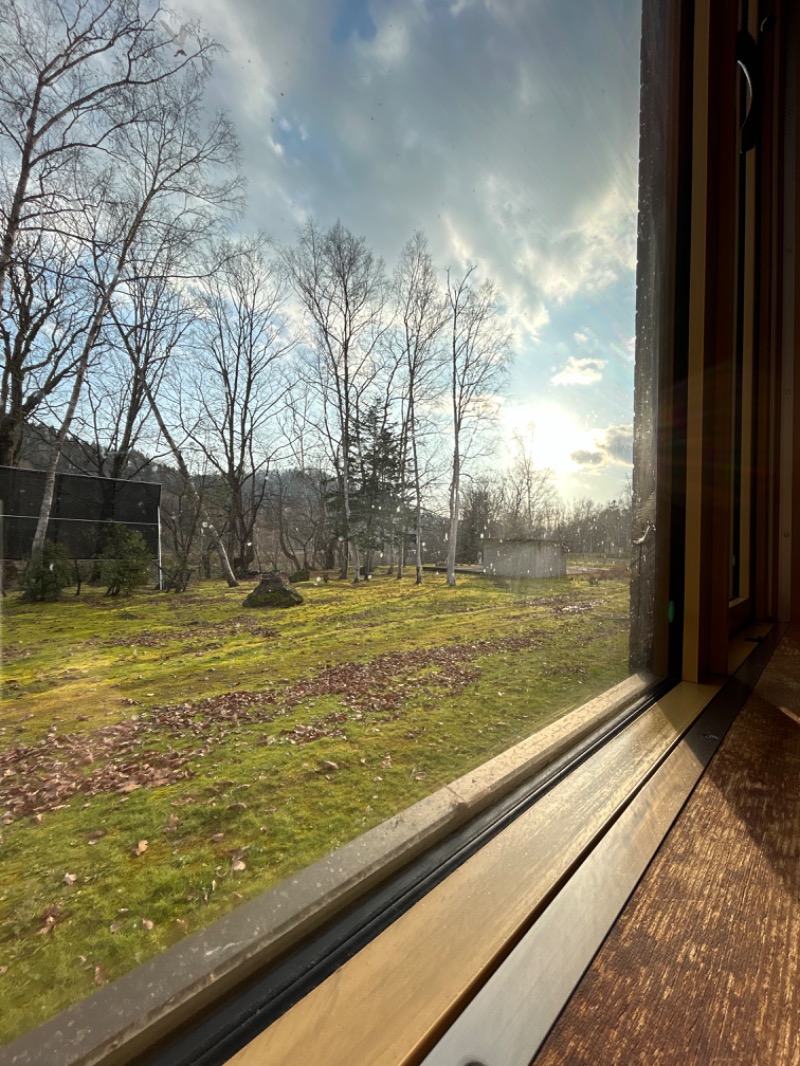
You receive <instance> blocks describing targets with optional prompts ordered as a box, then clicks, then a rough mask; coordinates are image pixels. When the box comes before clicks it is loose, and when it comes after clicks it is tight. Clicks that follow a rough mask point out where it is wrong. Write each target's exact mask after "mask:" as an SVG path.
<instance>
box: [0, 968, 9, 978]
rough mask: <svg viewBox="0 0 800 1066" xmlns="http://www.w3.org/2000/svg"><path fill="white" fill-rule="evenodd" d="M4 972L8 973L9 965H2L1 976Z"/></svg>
mask: <svg viewBox="0 0 800 1066" xmlns="http://www.w3.org/2000/svg"><path fill="white" fill-rule="evenodd" d="M4 973H8V967H7V966H0V977H2V976H3V974H4Z"/></svg>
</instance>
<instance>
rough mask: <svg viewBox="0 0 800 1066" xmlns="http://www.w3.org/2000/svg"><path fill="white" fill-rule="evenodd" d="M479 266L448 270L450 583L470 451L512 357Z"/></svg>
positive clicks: (489, 286) (494, 296) (491, 287)
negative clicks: (478, 279)
mask: <svg viewBox="0 0 800 1066" xmlns="http://www.w3.org/2000/svg"><path fill="white" fill-rule="evenodd" d="M474 269H475V268H474V267H469V268H468V269H467V271H466V272H465V274H464V276H463V277H462V278H461V279H454V278H453V277H451V275H450V271H449V270H448V272H447V302H448V328H449V331H450V336H449V343H448V377H449V383H448V388H449V391H450V401H451V412H452V432H453V457H452V466H451V475H450V491H449V506H450V528H449V531H448V544H447V584H448V585H451V586H455V583H456V569H455V568H456V543H457V538H458V519H459V490H460V485H461V475H462V470H463V466H464V463H465V461H466V460H467V459H468V458H469V457H470V453H471V451H472V447H473V445H474V443H475V440H476V437H477V435H478V431H479V429H481V428H483V427H482V426H481V423H482V422H483V423H485V421H486V420H487V419H488V418H489V417H491V413H492V407H493V401H494V398H495V394H496V391H497V389H498V387H499V386H500V383H501V381H502V379H503V376H504V373H505V370H506V367H507V364H508V361H509V358H510V351H511V346H510V339H509V337H508V334H507V333H506V332H505V330H504V328H503V323H502V320H501V318H500V313H499V310H498V307H497V292H496V290H495V287H494V284H493V283H492V282H491V281H485V282H484V283H483V284H482V285H481V286H479V287H476V286H475V284H474V283H473V281H472V275H473V273H474Z"/></svg>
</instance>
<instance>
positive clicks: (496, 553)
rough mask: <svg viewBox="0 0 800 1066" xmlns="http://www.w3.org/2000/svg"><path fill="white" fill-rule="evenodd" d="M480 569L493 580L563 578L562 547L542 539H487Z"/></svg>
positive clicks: (555, 542)
mask: <svg viewBox="0 0 800 1066" xmlns="http://www.w3.org/2000/svg"><path fill="white" fill-rule="evenodd" d="M482 561H483V569H484V572H485V573H487V574H492V575H494V576H496V577H566V575H567V555H566V552H565V550H564V545H563V544H561V543H560V542H559V541H556V540H547V539H545V538H544V537H538V538H534V537H520V538H518V539H512V540H507V539H505V538H500V537H487V538H486V539H485V540H484V542H483V559H482Z"/></svg>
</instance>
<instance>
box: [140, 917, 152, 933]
mask: <svg viewBox="0 0 800 1066" xmlns="http://www.w3.org/2000/svg"><path fill="white" fill-rule="evenodd" d="M142 925H143V926H144V928H145V929H146V930H147V932H148V933H149V932H150V930H151V929H152V928H153V923H152V922H151V921H150V919H149V918H142Z"/></svg>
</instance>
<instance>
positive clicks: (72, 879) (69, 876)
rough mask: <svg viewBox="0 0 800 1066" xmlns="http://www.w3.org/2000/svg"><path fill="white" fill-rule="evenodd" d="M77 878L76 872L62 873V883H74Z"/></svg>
mask: <svg viewBox="0 0 800 1066" xmlns="http://www.w3.org/2000/svg"><path fill="white" fill-rule="evenodd" d="M77 880H78V875H77V874H64V884H65V885H74V884H75V882H76V881H77Z"/></svg>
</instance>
